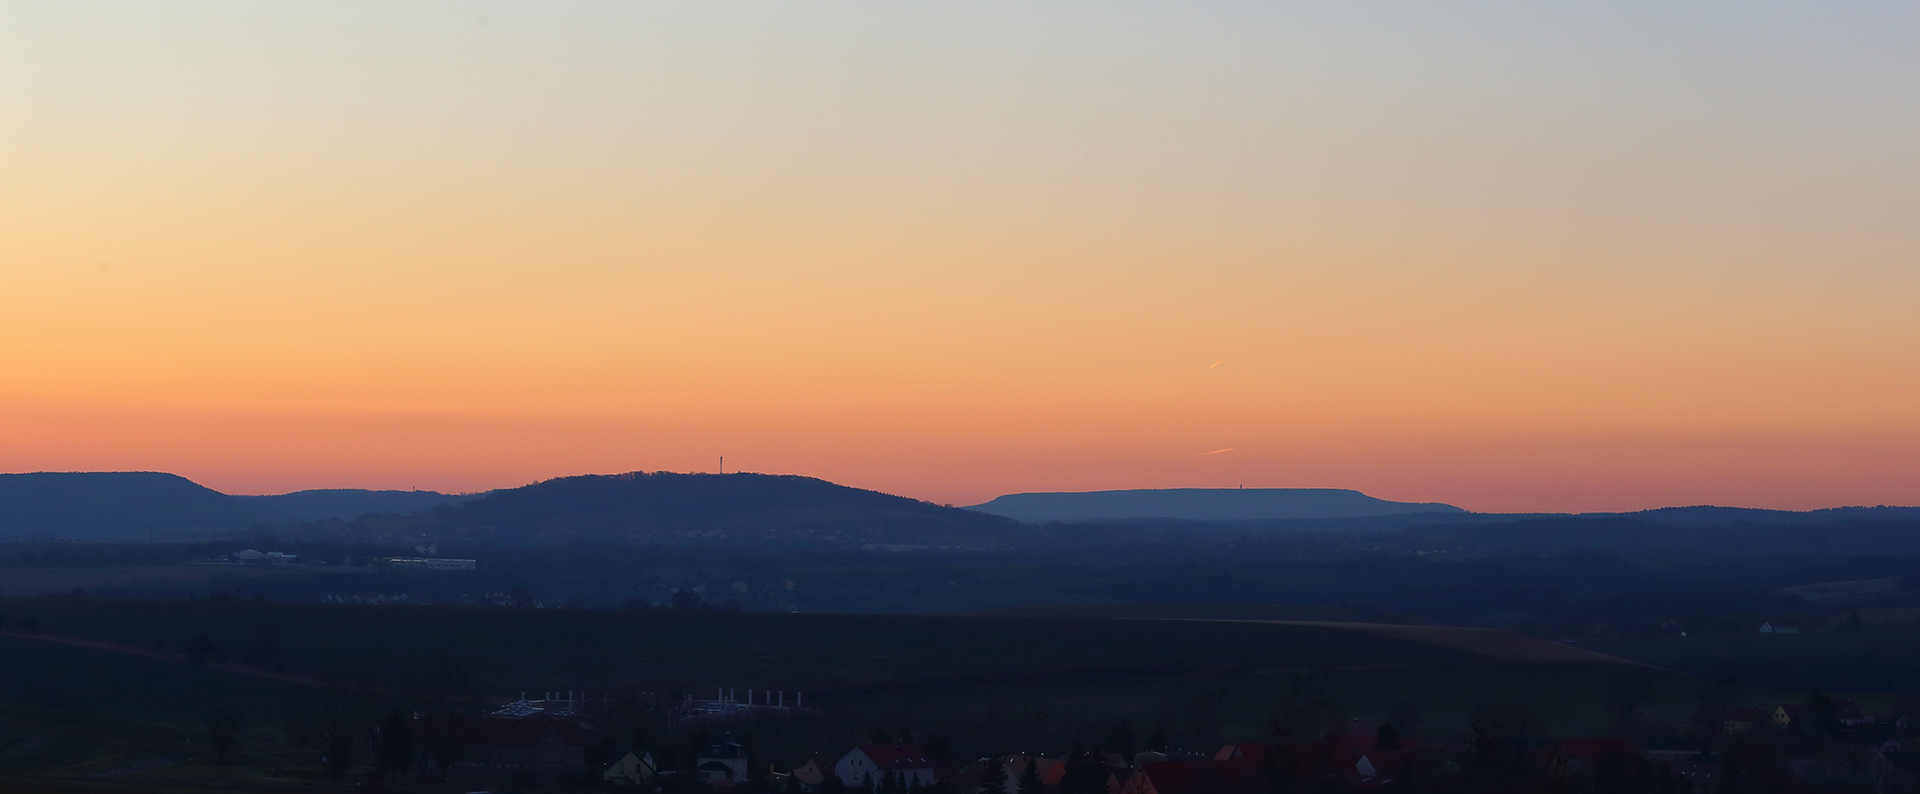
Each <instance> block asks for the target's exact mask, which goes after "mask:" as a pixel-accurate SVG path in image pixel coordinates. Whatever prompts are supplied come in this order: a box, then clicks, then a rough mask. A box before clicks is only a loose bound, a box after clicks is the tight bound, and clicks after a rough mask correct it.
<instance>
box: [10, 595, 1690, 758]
mask: <svg viewBox="0 0 1920 794" xmlns="http://www.w3.org/2000/svg"><path fill="white" fill-rule="evenodd" d="M4 609H5V610H6V611H8V612H11V613H13V614H15V615H16V616H25V615H29V614H31V615H33V616H34V617H35V618H36V620H38V621H39V622H40V624H41V625H42V626H44V627H45V629H46V630H47V631H50V632H55V633H58V634H62V635H67V636H80V637H88V638H94V639H101V640H107V641H112V642H119V643H126V644H128V645H132V646H135V647H142V648H144V647H152V646H153V645H154V644H155V642H156V641H158V642H164V643H166V644H167V645H168V646H169V647H172V648H176V649H177V648H179V647H181V646H182V645H183V644H184V642H185V640H186V638H188V637H191V636H192V635H194V634H206V635H208V636H209V637H211V638H213V640H214V642H215V644H216V645H217V646H218V647H220V648H223V649H230V650H231V649H244V648H246V647H247V646H248V644H249V642H250V638H251V637H252V636H253V634H254V633H255V632H257V631H258V629H259V627H260V626H266V625H271V626H273V627H275V628H276V630H277V633H278V635H279V645H280V649H281V654H282V657H283V658H284V660H285V661H286V663H287V664H288V665H289V666H290V668H291V669H292V670H294V671H298V672H306V673H315V674H321V675H325V674H330V673H334V672H348V671H367V672H371V673H373V674H375V675H377V676H379V677H381V678H383V679H387V680H392V681H404V680H406V679H408V678H411V677H414V676H425V675H427V674H428V673H429V671H430V670H431V669H432V668H433V667H434V665H436V664H437V662H438V659H439V658H440V656H441V654H446V655H447V656H449V657H450V658H452V659H454V660H456V661H458V662H460V663H461V664H463V665H465V666H466V667H467V668H468V669H469V670H471V671H472V672H473V673H474V680H475V682H476V684H478V685H479V686H481V687H483V688H485V689H487V690H488V691H490V692H492V693H493V694H494V695H496V696H502V697H510V696H513V695H516V694H518V693H519V692H521V691H527V692H540V691H545V690H556V689H577V690H592V691H606V690H609V689H616V688H620V687H624V686H629V685H639V686H653V685H667V686H673V685H684V686H689V687H693V688H694V689H695V691H696V692H702V693H704V692H707V691H711V690H710V688H711V687H714V686H728V687H733V688H735V689H737V690H739V692H740V694H741V695H743V696H744V694H745V690H746V689H747V688H749V687H751V688H753V689H755V690H760V691H764V690H766V689H779V690H785V691H787V692H789V693H793V692H797V691H806V692H808V693H809V697H808V703H809V705H817V706H820V707H823V708H831V709H851V710H857V711H866V712H872V713H876V714H879V713H892V712H897V711H900V710H902V709H905V710H907V711H909V712H912V713H914V714H917V715H918V716H917V717H915V721H919V722H921V723H922V724H928V723H931V722H936V721H941V720H949V719H976V718H977V719H991V718H993V715H994V714H995V713H996V712H1001V713H1004V712H1010V711H1013V710H1017V709H1018V708H1021V707H1031V706H1035V705H1043V706H1046V707H1047V708H1050V709H1054V710H1055V711H1056V712H1057V719H1060V720H1066V721H1071V720H1074V719H1081V718H1084V719H1087V720H1097V719H1104V718H1105V716H1106V715H1113V714H1132V715H1134V716H1136V717H1138V718H1139V720H1140V721H1141V722H1143V723H1145V722H1150V721H1151V720H1152V718H1153V717H1154V713H1153V712H1154V711H1155V710H1156V709H1164V708H1166V707H1167V704H1168V703H1173V702H1178V701H1182V700H1184V699H1188V698H1191V697H1192V696H1193V695H1195V694H1196V693H1199V692H1207V691H1223V692H1225V693H1226V697H1225V699H1224V700H1223V701H1222V706H1221V720H1222V724H1223V727H1224V728H1226V729H1227V731H1228V732H1229V733H1231V734H1235V735H1243V736H1244V735H1259V734H1260V733H1262V732H1264V729H1263V727H1262V726H1263V725H1264V723H1265V719H1266V716H1267V713H1268V710H1269V705H1270V704H1271V703H1272V702H1273V700H1274V699H1275V698H1277V697H1278V696H1279V695H1281V694H1282V693H1283V692H1284V691H1285V690H1286V688H1287V687H1289V686H1290V685H1291V684H1292V683H1293V681H1294V678H1295V675H1296V674H1297V673H1299V672H1301V671H1320V672H1321V673H1322V674H1323V675H1324V677H1325V680H1326V682H1327V685H1328V687H1329V690H1330V692H1331V693H1332V694H1333V695H1334V697H1335V699H1336V701H1338V702H1339V703H1341V704H1343V706H1344V708H1345V710H1346V711H1347V712H1348V713H1351V714H1352V715H1353V716H1361V717H1370V718H1379V717H1384V716H1385V715H1386V713H1387V712H1388V711H1389V710H1390V709H1391V707H1392V704H1393V703H1394V702H1396V701H1398V700H1403V699H1415V700H1419V701H1421V702H1422V703H1423V704H1424V706H1425V708H1426V709H1427V711H1428V713H1429V723H1430V726H1431V727H1433V728H1435V729H1443V730H1445V731H1446V732H1451V731H1452V730H1457V729H1460V728H1463V727H1464V724H1465V717H1466V714H1467V712H1468V711H1469V710H1470V709H1471V707H1472V706H1473V704H1474V703H1475V702H1479V701H1484V700H1511V701H1515V702H1521V703H1528V704H1532V705H1533V707H1534V708H1536V710H1538V711H1540V712H1541V713H1542V714H1543V716H1546V717H1547V718H1548V721H1549V723H1550V724H1551V725H1553V726H1554V727H1555V729H1556V730H1560V731H1562V732H1569V733H1590V732H1593V731H1596V730H1600V729H1601V728H1603V727H1604V719H1605V718H1604V715H1603V713H1602V712H1601V709H1600V705H1599V704H1600V703H1601V693H1602V692H1603V691H1604V689H1605V688H1606V687H1608V686H1611V685H1615V684H1617V683H1618V682H1619V681H1621V680H1622V679H1624V678H1626V677H1629V676H1636V675H1645V676H1649V677H1651V678H1653V679H1655V680H1656V681H1658V682H1660V683H1659V687H1660V689H1661V694H1662V697H1663V699H1671V700H1672V701H1673V703H1675V704H1678V705H1675V706H1674V708H1682V707H1684V704H1685V702H1686V701H1689V700H1691V698H1692V696H1693V694H1694V693H1695V691H1696V687H1697V684H1696V682H1693V681H1691V680H1689V679H1686V678H1685V677H1683V676H1679V675H1676V674H1672V673H1666V672H1664V671H1658V670H1648V669H1646V668H1641V667H1637V666H1629V665H1622V664H1619V663H1618V662H1617V660H1610V659H1608V658H1607V657H1602V656H1599V655H1597V654H1588V653H1586V652H1580V651H1576V650H1574V649H1567V648H1564V647H1563V646H1560V645H1558V644H1556V643H1548V642H1541V641H1537V640H1532V639H1530V638H1525V637H1518V636H1516V635H1511V634H1506V633H1503V632H1492V631H1487V630H1482V629H1448V628H1445V627H1404V626H1385V625H1379V624H1313V623H1299V622H1294V623H1275V622H1230V621H1188V620H1092V619H1061V618H1015V617H951V616H947V617H927V616H879V615H779V614H731V615H730V614H722V613H695V614H679V613H657V612H656V613H617V612H604V611H552V610H537V611H536V610H503V609H478V608H438V607H356V606H329V605H311V604H276V603H250V602H209V601H190V602H179V601H173V602H101V601H64V602H57V601H34V602H20V601H14V602H8V603H6V604H5V605H4ZM23 642H25V644H26V645H42V646H44V645H46V643H32V642H26V641H18V640H15V641H11V643H12V644H10V645H8V646H6V647H7V648H8V649H10V650H12V651H14V653H10V654H9V658H10V659H13V660H15V661H14V662H13V664H23V663H24V662H21V661H19V660H27V659H32V658H39V657H42V656H44V657H45V658H43V659H41V660H40V661H36V662H33V664H34V665H35V666H34V667H33V668H32V670H31V674H32V675H33V676H35V677H36V678H38V679H40V680H45V681H49V682H54V685H55V687H56V688H64V689H66V690H67V691H69V692H79V693H80V694H78V695H72V694H69V695H68V697H69V698H78V699H77V700H72V701H71V706H72V707H73V708H74V709H75V710H76V711H81V712H88V713H99V710H100V709H102V708H107V705H106V704H108V703H109V702H119V699H121V698H125V702H126V703H127V704H130V705H128V706H127V707H126V708H125V709H121V708H119V707H118V706H115V707H113V708H114V709H115V712H113V713H124V714H125V715H127V716H128V717H130V718H134V719H140V720H143V721H149V722H154V723H162V724H191V722H192V721H193V720H197V719H198V715H199V714H201V713H204V711H205V708H203V706H206V704H207V703H208V702H210V701H208V700H206V698H207V697H208V695H207V693H220V694H221V695H222V696H224V694H225V693H228V692H234V693H243V694H244V693H246V692H250V691H252V690H253V689H255V688H260V687H267V688H270V689H273V690H274V691H275V692H281V691H282V690H284V689H285V688H286V687H288V686H292V685H289V684H284V683H281V682H274V681H263V680H258V679H253V680H247V681H244V682H240V683H234V684H231V685H228V684H222V683H219V682H222V681H227V680H229V679H241V678H248V677H245V676H236V675H233V674H230V673H222V672H219V671H217V670H208V669H206V668H199V667H194V666H192V665H188V664H186V663H185V662H174V661H164V660H139V662H138V664H137V666H145V667H150V668H151V669H153V670H160V671H166V670H177V671H179V672H178V673H177V676H183V677H179V678H176V674H175V673H167V674H165V675H161V674H159V673H151V672H149V673H138V674H136V673H132V672H128V671H115V670H109V669H106V668H104V667H97V665H109V666H111V665H114V664H134V663H133V662H122V661H103V660H96V661H94V662H89V663H88V664H92V665H96V667H89V666H88V665H87V664H80V663H78V662H76V661H75V660H78V659H82V658H93V657H111V656H113V654H111V653H109V652H105V651H95V650H89V649H80V648H71V647H66V648H25V647H16V646H20V645H21V643H23ZM1516 652H1518V653H1520V654H1521V656H1520V659H1519V660H1516V659H1515V658H1514V653H1516ZM143 669H145V668H143ZM156 676H157V677H156ZM108 679H112V680H117V681H121V682H123V683H122V684H117V685H115V686H121V687H135V688H138V687H140V686H141V684H139V683H132V682H141V681H155V680H163V681H171V682H174V683H169V684H168V685H167V687H166V689H168V690H170V691H173V692H176V693H179V694H177V695H161V694H153V693H146V694H139V693H135V692H131V691H122V690H119V689H115V688H113V687H107V688H103V689H101V690H100V691H99V692H97V693H96V692H93V691H92V690H87V689H85V687H86V682H87V681H93V680H108ZM56 694H57V693H56ZM789 696H791V695H789ZM0 697H4V698H6V699H8V700H18V699H19V697H20V695H19V694H18V693H14V692H5V691H0ZM247 697H248V698H249V699H251V700H255V701H258V702H268V701H273V702H275V703H284V702H286V701H287V698H286V697H280V696H277V695H275V696H269V695H267V694H264V693H263V694H260V695H259V697H258V698H255V697H253V696H251V695H249V696H247ZM276 698H277V699H276ZM273 708H278V707H277V706H276V707H273ZM270 710H271V709H270ZM1075 715H1078V716H1075ZM1443 726H1444V727H1443Z"/></svg>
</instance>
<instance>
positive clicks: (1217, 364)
mask: <svg viewBox="0 0 1920 794" xmlns="http://www.w3.org/2000/svg"><path fill="white" fill-rule="evenodd" d="M1225 363H1227V360H1226V359H1224V358H1223V359H1220V360H1219V361H1215V362H1213V363H1212V364H1208V365H1207V369H1213V368H1214V367H1217V366H1220V365H1221V364H1225Z"/></svg>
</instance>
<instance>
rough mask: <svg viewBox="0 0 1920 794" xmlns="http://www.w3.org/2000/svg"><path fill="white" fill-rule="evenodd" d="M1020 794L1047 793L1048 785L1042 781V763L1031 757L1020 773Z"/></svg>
mask: <svg viewBox="0 0 1920 794" xmlns="http://www.w3.org/2000/svg"><path fill="white" fill-rule="evenodd" d="M1020 794H1047V787H1046V785H1045V784H1043V783H1041V782H1040V763H1039V762H1038V761H1035V760H1034V759H1033V758H1031V757H1029V758H1028V759H1027V768H1026V769H1025V770H1023V771H1021V773H1020Z"/></svg>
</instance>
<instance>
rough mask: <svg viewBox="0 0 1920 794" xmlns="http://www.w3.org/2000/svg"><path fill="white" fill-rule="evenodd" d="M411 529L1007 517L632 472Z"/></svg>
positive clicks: (799, 479) (978, 528)
mask: <svg viewBox="0 0 1920 794" xmlns="http://www.w3.org/2000/svg"><path fill="white" fill-rule="evenodd" d="M400 523H404V524H405V525H407V527H408V528H409V529H411V530H412V531H419V532H424V533H427V534H429V535H445V534H448V533H451V534H454V535H459V536H464V537H468V538H473V539H481V538H484V539H488V540H492V541H496V542H551V541H560V540H588V539H596V540H604V539H614V538H620V537H627V538H635V537H639V536H642V535H645V534H647V533H658V532H683V531H688V532H704V531H710V530H769V531H782V530H795V529H801V528H807V527H817V528H820V529H823V530H825V529H828V528H832V527H839V528H860V527H865V528H871V529H875V530H888V531H895V532H898V531H907V532H912V533H921V534H952V535H962V536H964V535H969V534H972V535H977V534H980V533H982V532H991V531H1000V530H1004V529H1007V528H1008V527H1011V526H1015V525H1014V524H1013V523H1012V522H1010V521H1007V520H1006V519H1003V518H1000V517H997V516H990V515H986V514H982V513H975V512H971V511H968V510H963V509H959V508H953V507H943V506H941V505H936V504H932V503H930V502H923V501H920V500H917V499H910V498H907V497H904V496H894V495H892V494H885V493H881V492H879V491H870V490H865V489H861V488H852V487H849V486H845V485H838V484H835V483H831V482H827V481H826V480H820V479H815V478H813V477H803V476H799V475H784V474H751V473H738V474H682V473H675V472H629V473H626V474H588V475H580V476H575V477H561V478H557V479H552V480H546V481H543V482H538V483H534V484H532V485H526V486H522V487H519V488H505V489H501V490H498V491H491V492H489V493H487V494H485V495H483V496H482V497H480V498H478V499H475V500H473V501H470V502H466V503H464V504H460V505H455V506H451V507H445V508H441V509H438V510H435V511H433V512H431V513H427V514H422V515H420V516H416V517H414V518H412V519H410V520H407V521H405V522H400Z"/></svg>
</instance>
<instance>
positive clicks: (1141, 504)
mask: <svg viewBox="0 0 1920 794" xmlns="http://www.w3.org/2000/svg"><path fill="white" fill-rule="evenodd" d="M967 509H969V510H976V511H979V512H983V513H990V514H993V515H1001V516H1006V517H1008V518H1013V519H1017V520H1020V521H1028V522H1033V523H1041V522H1047V521H1066V522H1075V521H1098V520H1122V519H1136V518H1171V519H1184V520H1195V521H1255V520H1275V519H1286V520H1309V519H1343V518H1364V517H1371V516H1389V515H1405V514H1416V513H1465V512H1466V511H1465V510H1461V509H1460V508H1458V507H1454V506H1452V505H1446V504H1439V503H1417V502H1390V501H1387V500H1385V499H1376V498H1374V497H1371V496H1368V495H1366V494H1363V493H1361V492H1359V491H1355V490H1350V489H1346V488H1155V489H1136V490H1122V491H1085V492H1075V493H1019V494H1008V495H1006V496H1001V497H998V498H995V499H993V500H991V501H988V502H985V503H983V504H977V505H973V506H971V507H969V508H967Z"/></svg>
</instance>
